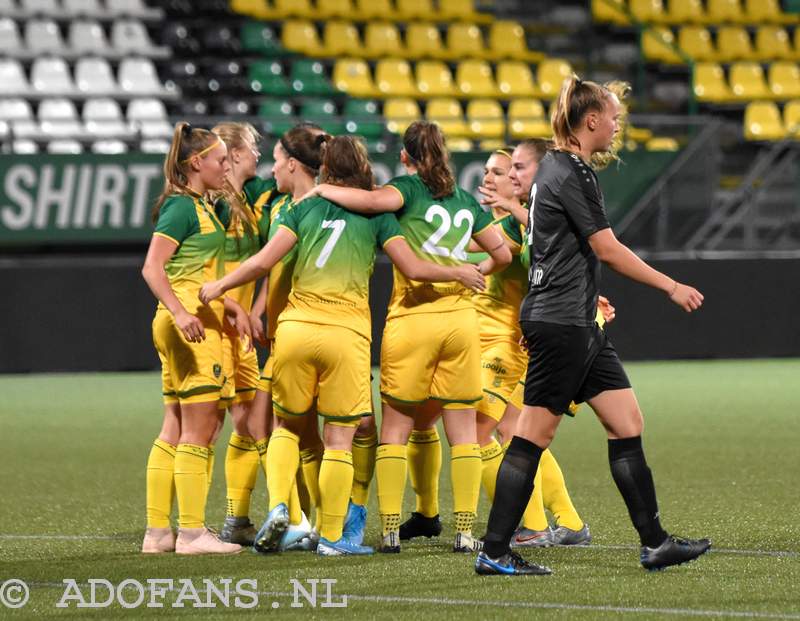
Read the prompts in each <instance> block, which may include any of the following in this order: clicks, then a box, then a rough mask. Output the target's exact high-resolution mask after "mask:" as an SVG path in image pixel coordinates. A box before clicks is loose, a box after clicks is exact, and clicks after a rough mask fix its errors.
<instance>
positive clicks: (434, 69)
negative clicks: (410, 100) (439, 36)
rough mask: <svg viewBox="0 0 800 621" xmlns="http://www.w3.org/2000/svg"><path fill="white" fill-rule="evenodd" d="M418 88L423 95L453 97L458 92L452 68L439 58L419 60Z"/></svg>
mask: <svg viewBox="0 0 800 621" xmlns="http://www.w3.org/2000/svg"><path fill="white" fill-rule="evenodd" d="M416 69H417V71H416V73H417V88H418V89H419V92H420V95H422V96H423V97H452V96H454V95H457V94H458V89H457V88H456V87H455V84H454V83H453V75H452V74H451V73H450V69H449V68H448V67H447V65H445V64H444V63H443V62H441V61H439V60H420V61H419V62H417V67H416Z"/></svg>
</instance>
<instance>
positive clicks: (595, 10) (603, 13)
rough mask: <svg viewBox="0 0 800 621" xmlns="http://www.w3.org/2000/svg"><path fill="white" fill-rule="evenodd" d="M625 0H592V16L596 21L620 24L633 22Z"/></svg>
mask: <svg viewBox="0 0 800 621" xmlns="http://www.w3.org/2000/svg"><path fill="white" fill-rule="evenodd" d="M626 6H627V5H626V4H625V0H592V18H593V19H594V21H596V22H610V23H612V24H618V25H620V26H627V25H628V24H630V23H631V20H630V19H629V18H628V15H627V14H626V13H625V11H624V8H625V7H626Z"/></svg>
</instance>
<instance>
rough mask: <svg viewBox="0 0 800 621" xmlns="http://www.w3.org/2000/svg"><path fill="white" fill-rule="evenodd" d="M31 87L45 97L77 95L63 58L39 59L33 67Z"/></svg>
mask: <svg viewBox="0 0 800 621" xmlns="http://www.w3.org/2000/svg"><path fill="white" fill-rule="evenodd" d="M31 86H32V87H33V90H34V92H36V93H40V94H43V95H69V94H74V93H75V84H74V83H73V82H72V77H71V76H70V74H69V67H67V63H66V61H64V59H63V58H37V59H36V60H35V61H34V62H33V66H32V67H31Z"/></svg>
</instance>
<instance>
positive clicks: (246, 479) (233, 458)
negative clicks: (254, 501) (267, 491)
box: [225, 431, 259, 517]
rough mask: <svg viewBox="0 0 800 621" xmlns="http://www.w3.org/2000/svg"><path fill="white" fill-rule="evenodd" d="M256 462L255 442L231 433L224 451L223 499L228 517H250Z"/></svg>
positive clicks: (256, 469)
mask: <svg viewBox="0 0 800 621" xmlns="http://www.w3.org/2000/svg"><path fill="white" fill-rule="evenodd" d="M258 461H259V460H258V451H257V450H256V442H255V440H253V438H251V437H249V436H240V435H239V434H237V433H236V432H235V431H234V432H232V433H231V439H230V440H229V441H228V449H227V450H226V451H225V489H226V490H227V491H226V492H225V497H226V499H227V501H228V503H227V504H228V509H227V515H228V516H229V517H247V516H248V515H250V495H251V494H252V493H253V488H254V487H255V485H256V475H257V474H258Z"/></svg>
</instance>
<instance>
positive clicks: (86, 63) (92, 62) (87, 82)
mask: <svg viewBox="0 0 800 621" xmlns="http://www.w3.org/2000/svg"><path fill="white" fill-rule="evenodd" d="M75 84H76V85H77V87H78V90H79V91H80V92H81V93H86V94H88V95H112V94H114V93H116V92H117V91H118V90H119V86H118V85H117V83H116V81H115V80H114V74H113V73H112V72H111V66H110V65H109V64H108V61H107V60H106V59H105V58H81V59H80V60H79V61H78V62H77V63H75Z"/></svg>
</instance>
